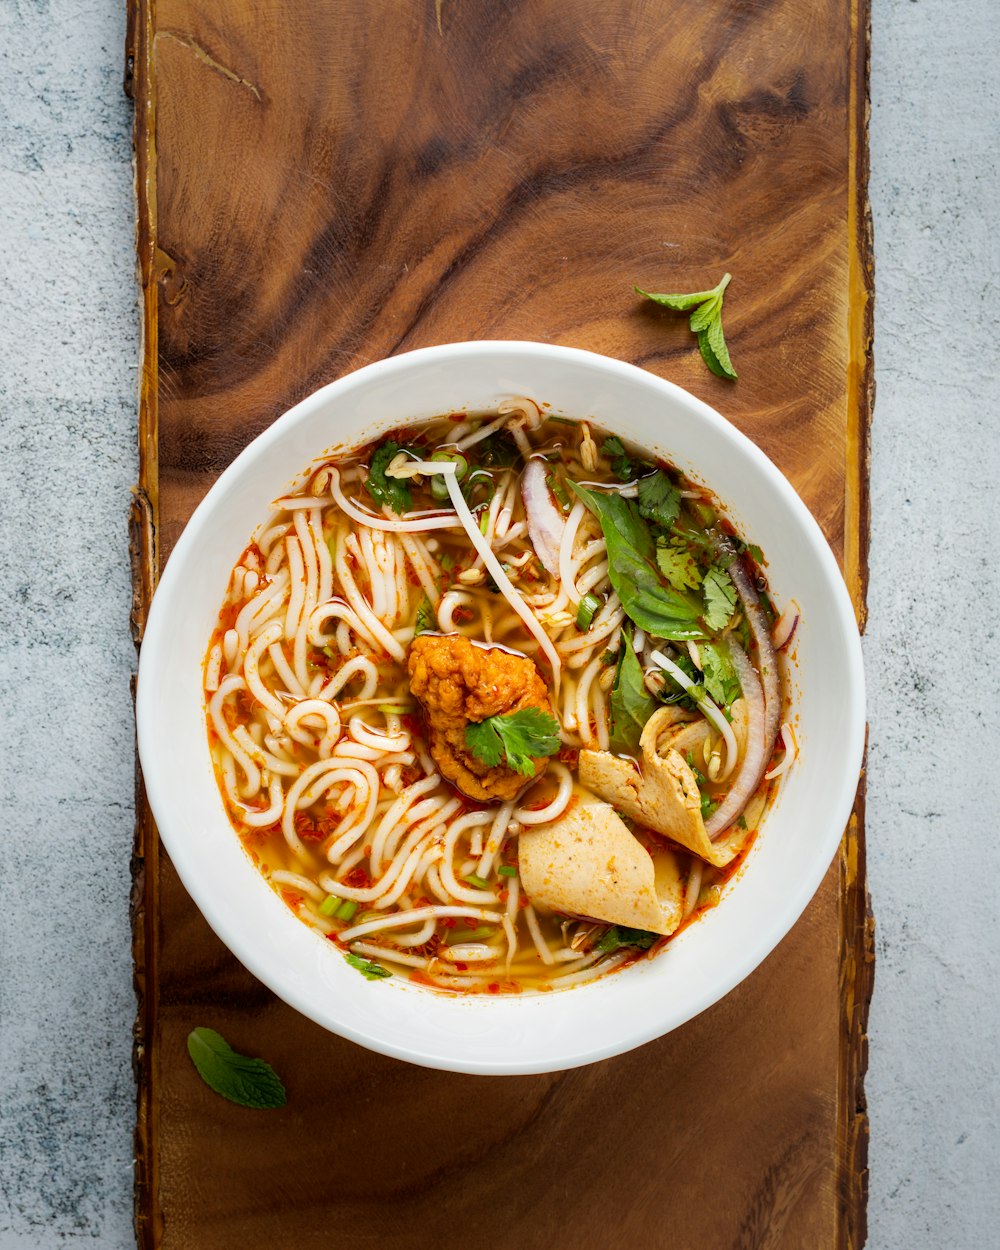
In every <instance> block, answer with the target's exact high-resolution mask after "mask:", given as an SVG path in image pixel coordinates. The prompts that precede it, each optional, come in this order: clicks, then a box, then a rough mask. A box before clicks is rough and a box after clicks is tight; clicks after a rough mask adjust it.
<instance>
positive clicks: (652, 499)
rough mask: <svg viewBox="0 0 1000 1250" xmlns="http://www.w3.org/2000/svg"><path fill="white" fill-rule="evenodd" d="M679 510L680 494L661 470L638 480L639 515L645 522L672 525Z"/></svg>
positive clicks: (665, 525)
mask: <svg viewBox="0 0 1000 1250" xmlns="http://www.w3.org/2000/svg"><path fill="white" fill-rule="evenodd" d="M680 510H681V492H680V491H679V490H678V489H677V487H676V486H675V485H674V484H673V482H672V481H671V480H670V478H669V477H668V476H667V475H666V473H664V472H663V470H662V469H657V470H656V472H655V473H651V474H650V475H649V477H642V478H640V479H639V515H640V516H641V517H643V518H645V520H647V521H653V522H655V523H656V524H657V525H662V526H663V527H664V529H666V528H667V527H668V526H670V525H673V523H674V522H675V521H676V520H677V517H678V515H679V514H680Z"/></svg>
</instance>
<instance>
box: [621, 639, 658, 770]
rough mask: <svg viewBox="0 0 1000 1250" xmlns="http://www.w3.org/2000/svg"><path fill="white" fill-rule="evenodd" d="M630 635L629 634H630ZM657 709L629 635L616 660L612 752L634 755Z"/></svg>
mask: <svg viewBox="0 0 1000 1250" xmlns="http://www.w3.org/2000/svg"><path fill="white" fill-rule="evenodd" d="M629 634H631V631H629ZM655 709H656V700H655V699H654V698H653V696H652V695H651V694H650V693H649V691H648V690H647V689H646V681H645V677H644V674H643V671H642V665H641V664H640V663H639V657H638V656H637V655H636V653H635V648H634V647H633V646H632V639H631V636H627V637H626V639H625V645H624V646H623V647H622V649H621V654H620V656H619V659H618V671H617V673H616V674H615V684H614V685H613V686H612V688H611V702H610V721H611V725H610V728H611V749H612V751H617V752H619V753H620V754H622V755H635V754H636V752H637V751H638V750H639V739H640V738H641V737H642V731H643V729H644V728H645V725H646V721H648V720H649V718H650V717H651V716H652V715H653V712H654V710H655Z"/></svg>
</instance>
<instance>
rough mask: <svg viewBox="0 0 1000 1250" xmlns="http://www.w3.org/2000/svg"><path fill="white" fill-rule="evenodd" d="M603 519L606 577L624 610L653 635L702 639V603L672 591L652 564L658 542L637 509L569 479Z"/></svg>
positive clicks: (578, 494)
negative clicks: (700, 618)
mask: <svg viewBox="0 0 1000 1250" xmlns="http://www.w3.org/2000/svg"><path fill="white" fill-rule="evenodd" d="M570 485H571V486H572V488H573V490H574V491H575V492H576V494H577V496H578V497H579V498H580V499H582V500H583V502H584V503H585V504H586V505H587V507H588V508H589V509H590V511H591V512H593V514H594V515H595V516H596V517H597V519H598V520H599V521H600V523H601V530H602V532H603V534H604V541H605V543H606V545H607V549H608V576H609V578H610V579H611V585H612V586H613V587H614V590H615V594H616V595H617V596H618V598H619V599H620V600H621V604H622V607H623V608H624V610H625V615H626V616H627V617H628V618H629V619H630V620H632V621H634V622H635V624H636V625H638V626H639V628H640V629H644V630H645V631H646V633H647V634H652V635H653V637H654V638H664V639H668V640H670V641H677V640H681V639H685V638H704V636H705V631H704V630H703V629H702V628H701V626H700V625H699V624H698V617H699V616H700V615H701V612H702V606H701V604H700V603H699V602H698V601H697V600H696V599H695V598H693V597H692V596H691V595H688V594H685V593H683V592H681V591H676V590H672V589H671V588H670V587H669V586H668V585H667V584H666V583H665V582H664V581H663V579H662V578H661V577H660V574H659V572H658V571H657V568H656V544H655V543H654V541H653V536H652V534H651V533H650V531H649V528H648V526H646V525H645V524H644V523H643V520H642V518H641V517H640V515H639V510H638V509H637V508H636V506H635V504H633V503H632V501H631V500H629V499H622V497H621V496H620V495H619V494H617V492H616V493H614V494H604V493H603V492H598V491H591V490H587V489H586V488H585V487H583V486H579V485H577V483H576V482H570Z"/></svg>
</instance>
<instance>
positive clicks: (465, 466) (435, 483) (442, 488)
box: [431, 451, 469, 499]
mask: <svg viewBox="0 0 1000 1250" xmlns="http://www.w3.org/2000/svg"><path fill="white" fill-rule="evenodd" d="M431 460H438V461H448V462H449V463H451V464H454V465H456V466H457V467H456V469H455V480H456V481H457V482H460V481H461V480H462V478H463V477H465V475H466V473H468V471H469V462H468V460H466V458H465V457H464V456H460V455H459V454H458V452H457V451H436V452H435V453H434V454H433V455H432V456H431ZM431 494H432V495H433V496H434V498H435V499H447V498H448V483H447V482H446V481H445V479H444V478H443V477H442V476H441V474H440V473H435V474H433V475H432V476H431Z"/></svg>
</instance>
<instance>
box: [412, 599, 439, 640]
mask: <svg viewBox="0 0 1000 1250" xmlns="http://www.w3.org/2000/svg"><path fill="white" fill-rule="evenodd" d="M435 629H437V618H436V616H435V613H434V605H433V604H432V603H431V601H430V599H429V598H428V597H427V595H424V597H423V599H421V601H420V607H419V608H417V620H416V625H415V627H414V633H413V636H414V638H415V637H416V636H417V634H427V633H430V632H431V631H433V630H435Z"/></svg>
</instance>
